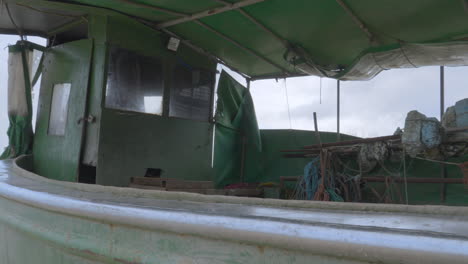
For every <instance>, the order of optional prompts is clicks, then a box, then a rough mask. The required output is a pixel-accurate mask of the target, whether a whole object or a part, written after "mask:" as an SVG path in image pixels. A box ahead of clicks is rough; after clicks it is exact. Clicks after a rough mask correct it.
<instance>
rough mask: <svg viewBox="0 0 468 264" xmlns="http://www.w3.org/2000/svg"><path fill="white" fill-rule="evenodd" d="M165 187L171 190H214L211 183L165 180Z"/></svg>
mask: <svg viewBox="0 0 468 264" xmlns="http://www.w3.org/2000/svg"><path fill="white" fill-rule="evenodd" d="M163 186H164V185H163ZM166 187H167V188H171V189H214V183H213V182H212V181H183V180H176V179H166Z"/></svg>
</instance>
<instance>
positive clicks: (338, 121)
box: [336, 80, 341, 142]
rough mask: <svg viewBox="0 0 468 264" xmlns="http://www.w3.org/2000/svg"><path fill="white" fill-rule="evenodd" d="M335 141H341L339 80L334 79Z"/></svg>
mask: <svg viewBox="0 0 468 264" xmlns="http://www.w3.org/2000/svg"><path fill="white" fill-rule="evenodd" d="M336 141H337V142H339V141H341V135H340V80H337V81H336Z"/></svg>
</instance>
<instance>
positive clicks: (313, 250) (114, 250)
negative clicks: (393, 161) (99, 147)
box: [0, 157, 468, 264]
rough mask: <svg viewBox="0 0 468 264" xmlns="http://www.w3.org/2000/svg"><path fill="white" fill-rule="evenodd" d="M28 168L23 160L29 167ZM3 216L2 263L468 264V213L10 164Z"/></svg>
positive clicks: (0, 175)
mask: <svg viewBox="0 0 468 264" xmlns="http://www.w3.org/2000/svg"><path fill="white" fill-rule="evenodd" d="M28 163H29V161H28V160H27V159H25V158H24V157H23V158H20V159H19V164H20V165H22V166H26V165H27V164H28ZM171 197H172V198H171ZM175 197H179V200H177V199H175ZM203 200H205V202H201V201H203ZM221 201H222V202H221ZM262 204H263V205H262ZM265 204H270V206H265ZM274 204H278V205H277V206H274ZM327 205H329V209H324V208H326V207H327ZM0 209H1V211H2V214H0V237H1V238H2V239H1V240H0V261H1V263H229V264H232V263H466V259H467V258H468V221H467V220H468V209H467V208H454V207H451V208H448V207H431V206H425V207H420V206H385V205H380V206H379V205H368V204H340V203H324V202H291V201H289V202H286V201H279V200H261V199H243V198H234V197H230V198H226V197H217V196H211V197H207V196H202V195H193V194H184V193H172V194H171V193H165V192H159V191H143V190H136V189H128V188H117V187H104V186H96V185H85V184H78V183H67V182H56V181H53V180H49V179H45V178H42V177H40V176H37V175H34V174H33V173H30V172H28V171H25V170H24V169H21V168H20V167H18V166H16V164H14V163H13V161H2V162H0ZM25 252H27V253H25Z"/></svg>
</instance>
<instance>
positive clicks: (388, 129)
mask: <svg viewBox="0 0 468 264" xmlns="http://www.w3.org/2000/svg"><path fill="white" fill-rule="evenodd" d="M17 39H18V38H17V37H15V36H5V35H0V147H1V149H3V147H4V146H6V145H7V144H8V139H7V136H6V131H7V129H8V116H7V101H6V97H7V78H8V77H7V60H8V50H7V46H8V45H9V44H14V43H15V42H16V41H17ZM30 40H31V41H34V42H39V43H41V44H44V40H42V39H38V38H30ZM231 74H233V75H235V73H232V72H231ZM467 76H468V67H458V68H446V77H445V78H446V99H445V105H446V106H450V105H453V104H454V103H455V102H456V101H458V100H461V99H463V98H467V97H468V77H467ZM237 79H238V80H239V81H242V82H243V80H242V79H241V78H239V76H237ZM244 83H245V82H244ZM36 93H37V92H36ZM251 93H252V96H253V99H254V102H255V107H256V112H257V119H258V122H259V126H260V128H262V129H290V128H293V129H306V130H312V129H313V127H314V125H313V112H317V115H318V123H319V129H320V130H323V131H336V81H335V80H331V79H322V80H320V78H317V77H300V78H291V79H287V80H286V81H284V80H278V81H275V80H267V81H256V82H253V83H252V85H251ZM36 99H37V98H36ZM411 110H418V111H420V112H422V113H423V114H425V115H427V116H433V117H437V118H438V117H439V67H425V68H418V69H403V70H391V71H385V72H383V73H381V74H380V75H378V76H377V77H376V78H374V79H373V80H371V81H367V82H342V83H341V131H342V132H343V133H347V134H350V135H355V136H360V137H373V136H383V135H389V134H392V133H393V132H394V131H395V129H396V128H397V127H403V126H404V120H405V117H406V114H407V113H408V112H409V111H411Z"/></svg>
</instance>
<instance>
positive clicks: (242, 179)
mask: <svg viewBox="0 0 468 264" xmlns="http://www.w3.org/2000/svg"><path fill="white" fill-rule="evenodd" d="M245 80H246V82H247V90H248V91H250V79H247V78H246V79H245ZM246 147H247V137H246V136H245V135H244V134H242V150H241V151H242V153H241V155H242V156H241V168H240V169H241V171H240V182H241V183H244V181H245V179H244V174H245V173H244V170H245V155H246Z"/></svg>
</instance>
